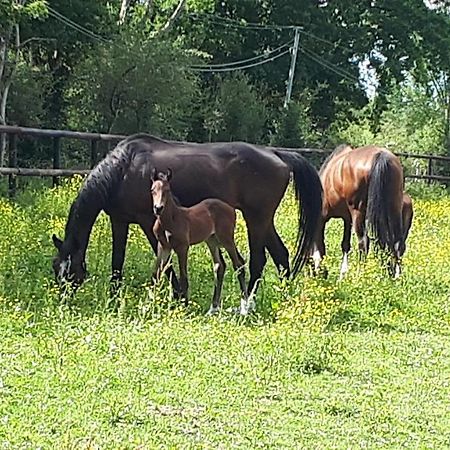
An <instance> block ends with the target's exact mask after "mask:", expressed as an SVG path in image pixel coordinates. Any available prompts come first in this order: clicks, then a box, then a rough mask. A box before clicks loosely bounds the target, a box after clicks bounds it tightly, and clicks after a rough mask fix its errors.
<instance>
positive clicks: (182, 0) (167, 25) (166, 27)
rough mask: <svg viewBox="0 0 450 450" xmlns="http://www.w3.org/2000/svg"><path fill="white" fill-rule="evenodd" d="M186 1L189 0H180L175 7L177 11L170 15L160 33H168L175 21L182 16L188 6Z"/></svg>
mask: <svg viewBox="0 0 450 450" xmlns="http://www.w3.org/2000/svg"><path fill="white" fill-rule="evenodd" d="M186 3H187V0H180V2H179V3H178V5H177V7H176V8H175V11H174V12H173V13H172V15H171V16H170V17H169V20H168V21H167V22H166V23H165V25H164V26H163V27H162V28H161V30H160V33H168V32H169V31H170V30H171V29H172V28H173V26H174V24H175V22H176V21H177V19H178V18H179V17H180V16H181V14H182V12H183V10H184V8H185V6H186Z"/></svg>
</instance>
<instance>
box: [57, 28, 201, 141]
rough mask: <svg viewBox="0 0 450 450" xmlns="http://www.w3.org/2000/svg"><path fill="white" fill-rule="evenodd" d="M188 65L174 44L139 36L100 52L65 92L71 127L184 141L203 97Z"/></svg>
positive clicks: (90, 58)
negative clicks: (194, 107)
mask: <svg viewBox="0 0 450 450" xmlns="http://www.w3.org/2000/svg"><path fill="white" fill-rule="evenodd" d="M186 64H187V59H186V57H185V56H184V55H183V53H182V52H180V51H179V50H178V49H177V48H176V46H174V45H172V44H171V43H170V42H168V41H163V40H158V39H149V38H146V37H145V36H142V35H137V34H135V33H131V34H127V35H125V36H124V37H123V39H122V40H120V41H119V42H116V43H113V44H108V45H104V46H102V47H100V48H96V51H95V53H91V54H90V55H89V56H88V57H86V58H85V60H84V61H83V62H82V63H81V64H80V65H79V66H78V67H77V69H76V70H75V72H74V75H73V77H72V78H71V81H70V85H69V87H68V89H67V90H66V97H65V98H66V101H67V103H68V105H69V107H68V114H69V124H70V126H71V127H73V128H75V129H82V130H90V131H91V130H96V131H102V132H114V133H133V132H139V131H147V132H150V133H153V134H156V135H161V136H165V137H168V138H184V137H185V136H186V135H187V133H188V131H189V127H190V126H189V123H190V120H191V109H192V108H193V105H194V104H195V101H196V98H197V97H198V95H197V85H196V78H195V76H194V75H193V74H191V72H189V71H187V70H185V66H186Z"/></svg>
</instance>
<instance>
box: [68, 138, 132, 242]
mask: <svg viewBox="0 0 450 450" xmlns="http://www.w3.org/2000/svg"><path fill="white" fill-rule="evenodd" d="M130 138H135V136H130V137H129V138H126V139H124V140H123V141H121V142H119V144H118V145H117V146H116V147H115V148H114V149H113V150H112V151H110V152H109V153H108V154H107V155H106V157H105V158H104V159H103V160H102V161H100V162H99V163H98V164H97V165H96V166H95V167H94V169H92V171H91V173H90V174H89V175H88V177H87V178H86V180H85V181H84V183H83V186H82V188H81V190H80V192H79V193H78V196H77V198H76V199H75V201H74V202H73V203H72V206H71V207H70V212H69V218H68V220H67V224H66V229H65V235H66V237H67V236H69V235H70V234H71V233H73V232H76V229H77V228H78V227H79V221H80V219H85V220H86V223H88V222H89V221H92V223H93V221H94V220H95V218H96V217H97V215H98V213H99V212H100V211H101V210H102V209H104V208H105V207H106V206H107V205H108V203H109V202H110V200H111V198H113V197H114V195H115V193H116V191H117V187H118V186H119V184H120V182H121V181H122V179H123V176H124V174H125V172H126V170H127V169H128V167H129V165H130V162H131V159H132V155H133V153H134V149H133V146H130V145H128V143H129V140H130Z"/></svg>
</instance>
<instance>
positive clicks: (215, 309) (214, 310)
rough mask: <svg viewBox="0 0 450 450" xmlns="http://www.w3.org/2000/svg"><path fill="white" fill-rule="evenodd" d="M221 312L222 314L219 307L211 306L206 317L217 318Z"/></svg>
mask: <svg viewBox="0 0 450 450" xmlns="http://www.w3.org/2000/svg"><path fill="white" fill-rule="evenodd" d="M219 312H220V308H219V307H217V306H211V307H210V308H209V309H208V312H207V313H206V316H208V317H209V316H215V315H216V314H219Z"/></svg>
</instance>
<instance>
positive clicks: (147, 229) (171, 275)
mask: <svg viewBox="0 0 450 450" xmlns="http://www.w3.org/2000/svg"><path fill="white" fill-rule="evenodd" d="M154 223H155V221H154V219H152V218H151V216H150V217H149V218H145V219H144V220H142V219H141V220H140V222H139V226H140V227H141V229H142V231H143V232H144V233H145V236H146V237H147V239H148V242H149V243H150V245H151V247H152V249H153V251H154V252H155V255H157V254H158V240H157V239H156V236H155V235H154V233H153V224H154ZM165 274H166V276H167V278H168V279H169V280H170V282H171V284H172V289H173V293H174V296H175V298H179V297H180V286H179V284H178V278H177V275H176V273H175V270H173V266H172V264H170V265H169V266H167V270H166V271H165Z"/></svg>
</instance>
